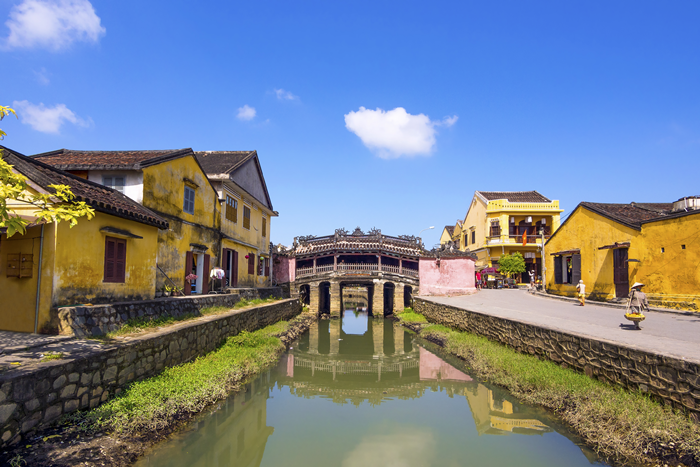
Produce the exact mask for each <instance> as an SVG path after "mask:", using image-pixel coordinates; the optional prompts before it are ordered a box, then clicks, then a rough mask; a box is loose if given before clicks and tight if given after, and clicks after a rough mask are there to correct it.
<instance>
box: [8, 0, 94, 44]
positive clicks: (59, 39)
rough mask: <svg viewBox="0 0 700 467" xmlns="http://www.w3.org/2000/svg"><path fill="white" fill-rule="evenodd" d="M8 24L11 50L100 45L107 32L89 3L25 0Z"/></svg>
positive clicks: (67, 0) (85, 1) (13, 13)
mask: <svg viewBox="0 0 700 467" xmlns="http://www.w3.org/2000/svg"><path fill="white" fill-rule="evenodd" d="M5 24H6V25H7V27H8V28H9V30H10V35H9V36H8V37H7V39H6V40H5V44H4V45H5V46H6V47H8V48H23V47H27V48H32V47H44V48H47V49H50V50H61V49H65V48H67V47H68V46H69V45H71V44H72V43H73V42H76V41H85V42H97V41H98V40H99V39H100V37H101V36H103V35H104V34H105V31H106V30H105V28H104V27H102V25H101V24H100V17H99V16H97V15H96V14H95V9H94V8H93V7H92V4H91V3H90V2H89V1H88V0H24V1H23V2H22V3H20V4H19V5H15V6H14V7H13V8H12V10H11V11H10V19H8V20H7V21H6V22H5Z"/></svg>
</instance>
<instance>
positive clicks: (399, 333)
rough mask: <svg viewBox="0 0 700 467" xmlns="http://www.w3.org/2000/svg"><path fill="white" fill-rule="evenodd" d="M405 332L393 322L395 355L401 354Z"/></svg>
mask: <svg viewBox="0 0 700 467" xmlns="http://www.w3.org/2000/svg"><path fill="white" fill-rule="evenodd" d="M405 334H406V330H405V329H404V328H403V326H401V325H400V324H399V323H397V322H394V353H395V354H397V355H399V354H403V337H404V335H405ZM309 348H311V347H309Z"/></svg>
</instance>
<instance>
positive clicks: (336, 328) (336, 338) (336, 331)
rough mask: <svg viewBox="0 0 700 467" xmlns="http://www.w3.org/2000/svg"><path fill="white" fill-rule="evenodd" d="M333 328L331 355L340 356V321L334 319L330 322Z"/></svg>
mask: <svg viewBox="0 0 700 467" xmlns="http://www.w3.org/2000/svg"><path fill="white" fill-rule="evenodd" d="M330 328H331V352H330V354H331V355H338V351H339V350H340V320H339V319H332V320H330Z"/></svg>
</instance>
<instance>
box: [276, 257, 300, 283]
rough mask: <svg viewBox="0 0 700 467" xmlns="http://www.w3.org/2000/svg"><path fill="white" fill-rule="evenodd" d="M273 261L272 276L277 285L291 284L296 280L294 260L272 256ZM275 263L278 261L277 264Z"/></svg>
mask: <svg viewBox="0 0 700 467" xmlns="http://www.w3.org/2000/svg"><path fill="white" fill-rule="evenodd" d="M273 261H274V262H275V263H274V267H273V269H272V276H273V277H274V279H275V281H277V283H278V284H284V283H286V282H292V281H294V280H295V279H296V267H297V266H296V264H297V260H296V258H290V257H289V256H277V255H274V256H273ZM277 261H279V263H278V262H277Z"/></svg>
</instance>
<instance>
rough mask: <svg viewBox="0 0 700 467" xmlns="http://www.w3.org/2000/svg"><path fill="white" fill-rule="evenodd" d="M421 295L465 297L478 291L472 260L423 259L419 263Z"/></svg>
mask: <svg viewBox="0 0 700 467" xmlns="http://www.w3.org/2000/svg"><path fill="white" fill-rule="evenodd" d="M418 278H419V279H420V294H421V295H464V294H468V293H472V292H474V291H476V288H475V287H474V260H473V259H471V258H442V259H441V260H440V264H437V260H436V258H421V259H420V260H419V263H418Z"/></svg>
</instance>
